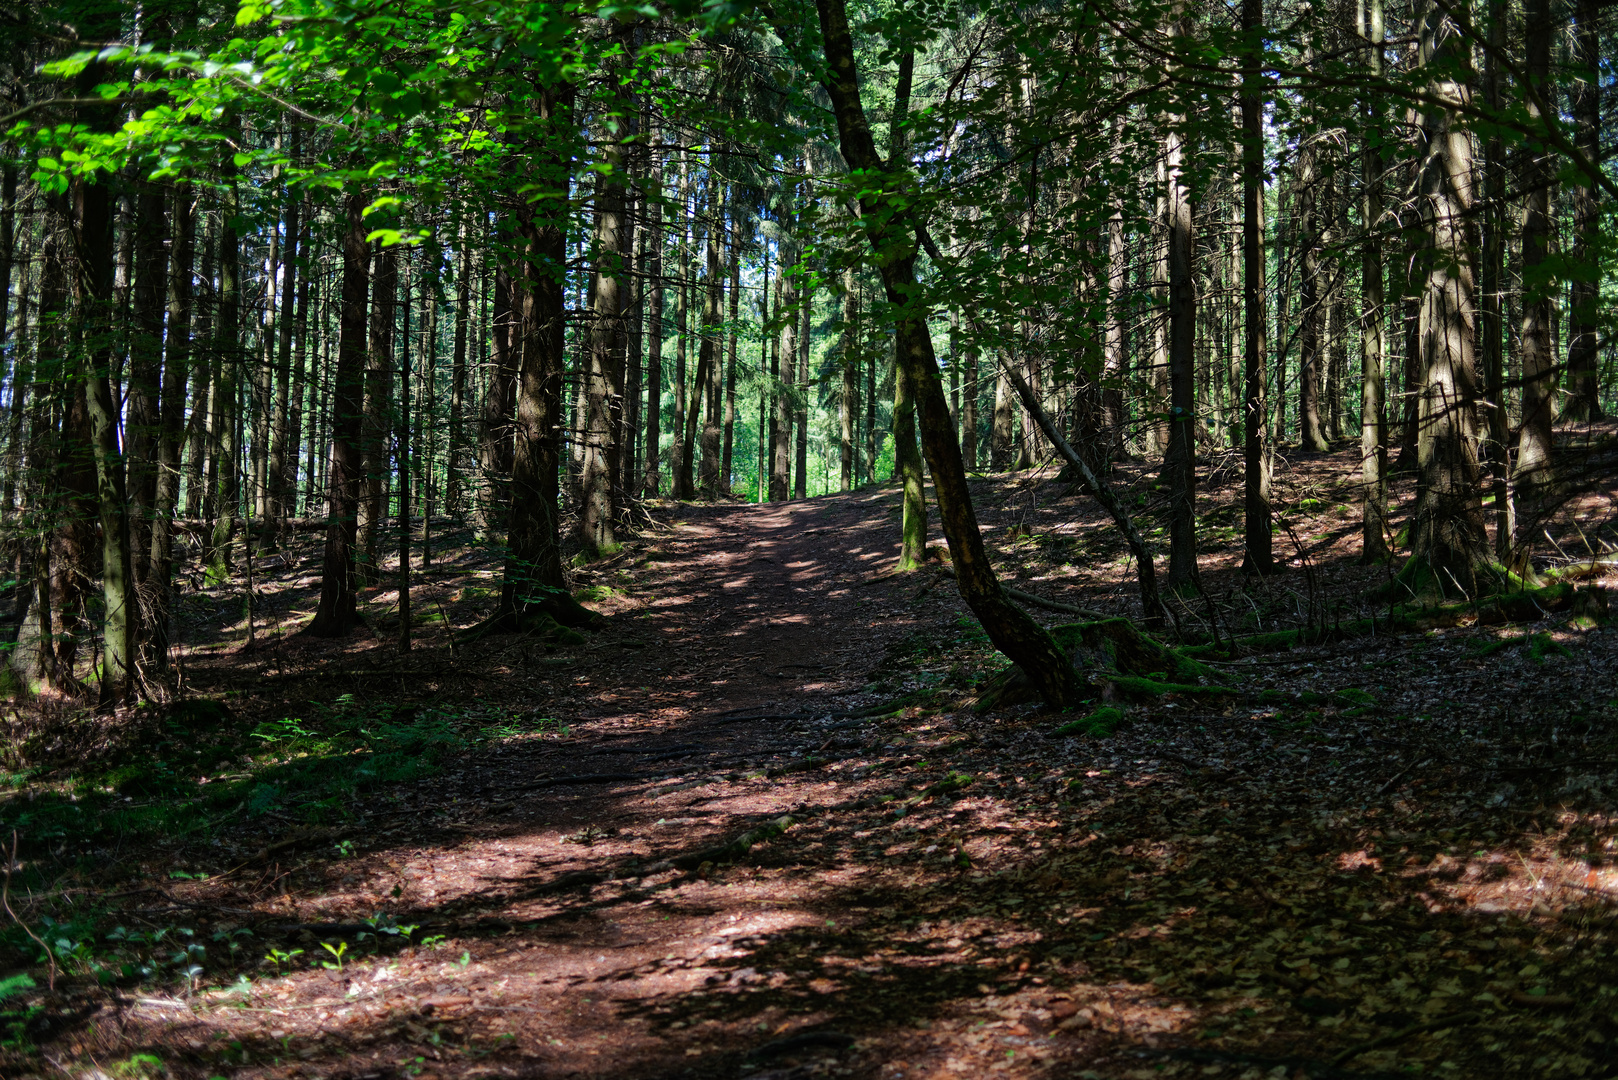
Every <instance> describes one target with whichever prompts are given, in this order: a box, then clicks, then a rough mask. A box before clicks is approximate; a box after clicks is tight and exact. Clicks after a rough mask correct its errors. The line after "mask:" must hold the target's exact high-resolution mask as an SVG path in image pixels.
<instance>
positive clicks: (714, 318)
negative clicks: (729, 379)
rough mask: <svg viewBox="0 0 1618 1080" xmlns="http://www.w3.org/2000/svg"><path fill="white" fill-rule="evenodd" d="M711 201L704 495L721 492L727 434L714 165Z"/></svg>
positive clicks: (720, 220)
mask: <svg viewBox="0 0 1618 1080" xmlns="http://www.w3.org/2000/svg"><path fill="white" fill-rule="evenodd" d="M707 204H708V229H707V236H706V252H705V262H706V266H705V268H704V275H703V276H704V279H705V280H704V285H705V286H706V287H705V288H704V289H703V290H702V338H701V341H700V343H699V345H698V350H699V352H700V353H701V358H700V359H699V360H698V362H697V370H698V374H697V386H698V390H699V392H700V393H702V394H703V395H704V396H705V397H706V399H707V400H706V408H704V409H703V410H702V497H703V498H704V499H714V498H717V497H718V495H719V478H720V475H721V470H720V454H721V452H722V449H721V446H720V442H721V438H722V435H723V433H722V431H721V430H720V407H721V404H722V402H723V398H724V362H725V354H724V348H723V344H724V343H723V341H722V340H721V339H720V337H719V316H720V309H721V306H722V305H723V303H724V278H723V277H722V276H721V275H722V267H721V263H720V254H719V253H720V251H721V249H722V245H723V244H724V237H725V233H724V221H725V206H724V191H723V190H722V189H721V188H720V186H719V181H718V178H717V176H716V175H715V173H714V170H713V169H712V168H709V170H708V198H707ZM691 405H692V408H693V410H694V409H695V408H696V405H697V401H696V396H695V394H693V397H692V402H691ZM693 415H694V413H693ZM688 452H689V451H688Z"/></svg>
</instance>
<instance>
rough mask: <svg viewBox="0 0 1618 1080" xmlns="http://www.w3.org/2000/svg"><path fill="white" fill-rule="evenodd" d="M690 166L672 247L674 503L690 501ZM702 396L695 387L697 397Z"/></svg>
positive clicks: (685, 167) (683, 170)
mask: <svg viewBox="0 0 1618 1080" xmlns="http://www.w3.org/2000/svg"><path fill="white" fill-rule="evenodd" d="M691 199H692V194H691V163H690V160H689V159H688V158H686V157H683V156H682V158H681V160H680V239H679V242H678V243H677V244H676V245H675V253H676V255H675V259H676V266H677V270H676V273H677V274H678V278H677V283H676V292H675V294H674V335H675V341H674V385H673V388H672V389H673V390H674V426H673V427H672V428H671V429H670V430H669V434H670V435H672V436H674V440H673V445H672V446H670V447H669V471H670V472H671V473H673V476H671V477H670V487H671V488H672V492H671V494H673V496H674V497H675V498H676V499H689V498H691V497H692V495H693V492H692V490H691V489H692V484H691V478H690V476H689V474H688V470H687V468H686V464H685V463H686V462H687V461H688V460H689V459H690V453H691V437H690V436H689V435H687V434H686V423H687V414H688V413H689V412H690V410H691V409H694V408H695V407H696V403H695V402H688V401H687V389H688V384H687V383H686V378H685V376H686V361H687V359H688V358H689V357H690V347H691V334H690V329H691ZM700 394H701V386H700V384H699V385H698V389H697V395H698V396H700Z"/></svg>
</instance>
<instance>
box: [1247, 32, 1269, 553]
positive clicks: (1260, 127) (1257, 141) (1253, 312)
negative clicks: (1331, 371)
mask: <svg viewBox="0 0 1618 1080" xmlns="http://www.w3.org/2000/svg"><path fill="white" fill-rule="evenodd" d="M1263 33H1264V0H1242V34H1243V36H1244V37H1245V38H1246V39H1247V41H1246V45H1245V48H1246V50H1247V52H1246V56H1247V67H1246V69H1245V70H1244V71H1243V72H1242V90H1241V106H1242V469H1243V502H1242V506H1243V515H1244V517H1243V526H1242V532H1243V548H1244V551H1243V557H1242V568H1243V569H1244V570H1246V571H1247V572H1248V573H1252V574H1268V573H1269V572H1270V571H1271V570H1272V569H1273V568H1274V562H1275V560H1274V555H1273V546H1272V535H1273V534H1272V524H1271V521H1270V446H1269V442H1268V439H1267V436H1268V434H1269V425H1268V413H1269V400H1268V387H1267V386H1266V385H1265V382H1266V380H1265V364H1266V361H1267V360H1268V357H1269V350H1268V347H1267V344H1266V342H1265V337H1266V333H1267V331H1268V328H1269V316H1268V313H1267V312H1266V311H1265V298H1266V296H1267V295H1268V293H1267V289H1266V285H1265V272H1264V271H1265V267H1264V254H1265V253H1264V83H1263V72H1262V69H1261V68H1260V66H1259V64H1260V61H1261V58H1262V49H1263V38H1262V35H1263Z"/></svg>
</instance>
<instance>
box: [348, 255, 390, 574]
mask: <svg viewBox="0 0 1618 1080" xmlns="http://www.w3.org/2000/svg"><path fill="white" fill-rule="evenodd" d="M373 258H374V261H375V266H376V277H375V280H374V283H373V287H372V289H371V340H370V349H369V351H368V353H367V355H366V362H365V422H364V424H363V425H362V426H361V429H360V430H361V438H362V443H361V446H362V450H361V453H362V455H363V459H364V465H363V468H364V470H365V494H364V496H363V497H362V498H361V500H360V521H359V545H360V546H359V551H358V552H357V564H358V566H357V569H358V573H359V580H360V584H361V585H370V584H373V583H375V582H377V581H380V580H381V569H380V567H381V564H380V563H379V561H378V557H377V534H378V533H379V532H380V531H381V529H382V523H383V522H384V521H385V520H386V519H387V514H388V499H387V484H386V477H387V473H388V457H389V453H388V432H389V431H390V430H392V428H393V334H394V322H395V321H396V318H397V315H396V311H397V308H396V305H397V303H398V299H399V297H398V292H399V249H398V248H397V247H387V248H381V249H379V250H378V251H377V252H376V254H375V255H374V256H373Z"/></svg>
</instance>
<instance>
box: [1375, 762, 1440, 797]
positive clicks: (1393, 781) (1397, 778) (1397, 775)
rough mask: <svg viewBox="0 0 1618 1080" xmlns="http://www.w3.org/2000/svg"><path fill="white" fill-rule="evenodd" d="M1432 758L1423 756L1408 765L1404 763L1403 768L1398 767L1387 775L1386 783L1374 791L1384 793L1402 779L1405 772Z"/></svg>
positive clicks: (1420, 765) (1417, 767)
mask: <svg viewBox="0 0 1618 1080" xmlns="http://www.w3.org/2000/svg"><path fill="white" fill-rule="evenodd" d="M1432 760H1433V759H1432V758H1423V759H1422V760H1420V761H1412V762H1411V763H1410V764H1409V765H1406V766H1405V767H1404V768H1402V769H1400V770H1399V771H1398V772H1396V773H1394V774H1393V775H1392V776H1390V777H1388V780H1387V783H1385V784H1383V785H1382V786H1381V787H1379V788H1377V789H1376V793H1377V794H1378V795H1386V794H1387V793H1388V792H1389V790H1391V789H1392V787H1393V785H1394V784H1397V783H1398V782H1399V781H1400V780H1403V779H1404V777H1405V774H1406V773H1409V772H1411V771H1412V770H1414V769H1419V768H1421V767H1422V766H1423V765H1426V764H1428V763H1429V762H1431V761H1432Z"/></svg>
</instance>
